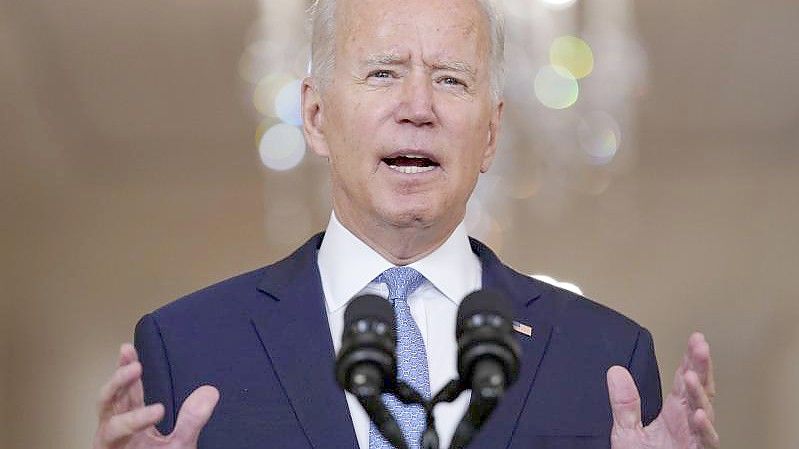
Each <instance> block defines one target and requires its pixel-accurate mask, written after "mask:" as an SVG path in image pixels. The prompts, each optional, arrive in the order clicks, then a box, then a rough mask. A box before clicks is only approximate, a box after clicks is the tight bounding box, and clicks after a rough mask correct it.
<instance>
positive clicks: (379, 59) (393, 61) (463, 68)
mask: <svg viewBox="0 0 799 449" xmlns="http://www.w3.org/2000/svg"><path fill="white" fill-rule="evenodd" d="M406 61H407V58H404V57H402V56H400V55H399V54H397V53H378V54H373V55H370V56H369V57H367V58H366V59H365V60H364V62H363V63H364V65H367V66H376V65H398V64H403V63H405V62H406ZM433 68H434V69H436V70H452V71H455V72H460V73H466V74H468V75H471V76H472V77H474V76H477V70H475V69H474V68H473V67H472V66H471V65H470V64H469V63H467V62H464V61H458V60H443V61H437V62H435V63H434V64H433Z"/></svg>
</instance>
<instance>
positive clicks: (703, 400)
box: [685, 371, 715, 422]
mask: <svg viewBox="0 0 799 449" xmlns="http://www.w3.org/2000/svg"><path fill="white" fill-rule="evenodd" d="M685 384H686V390H687V391H688V405H689V406H690V407H691V411H692V412H694V411H696V410H699V409H702V410H704V411H705V413H706V414H707V417H708V419H710V422H715V417H714V413H715V412H714V411H713V405H712V404H711V403H710V398H709V397H708V396H707V394H706V393H705V387H703V386H702V384H701V383H700V380H699V376H698V375H697V374H696V373H695V372H693V371H688V372H687V373H686V374H685Z"/></svg>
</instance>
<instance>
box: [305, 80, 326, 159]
mask: <svg viewBox="0 0 799 449" xmlns="http://www.w3.org/2000/svg"><path fill="white" fill-rule="evenodd" d="M323 125H324V109H323V108H322V96H321V95H320V93H319V87H318V86H317V85H316V80H314V79H313V78H312V77H310V76H308V77H306V78H305V79H304V80H302V133H303V134H304V135H305V143H306V144H307V145H308V147H310V148H311V150H313V152H314V153H316V154H318V155H320V156H323V157H328V156H329V154H330V152H329V151H328V148H327V140H326V139H325V134H324V132H323Z"/></svg>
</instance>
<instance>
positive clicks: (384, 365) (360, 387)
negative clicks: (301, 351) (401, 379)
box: [335, 295, 397, 397]
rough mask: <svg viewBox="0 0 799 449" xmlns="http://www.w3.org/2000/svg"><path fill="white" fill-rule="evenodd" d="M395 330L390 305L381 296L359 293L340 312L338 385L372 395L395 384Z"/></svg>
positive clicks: (356, 393)
mask: <svg viewBox="0 0 799 449" xmlns="http://www.w3.org/2000/svg"><path fill="white" fill-rule="evenodd" d="M396 343H397V331H396V328H395V318H394V308H393V307H392V306H391V303H389V302H388V300H386V299H385V298H381V297H380V296H376V295H364V296H359V297H357V298H355V299H353V300H352V301H350V303H349V305H348V306H347V309H346V310H345V311H344V332H343V334H342V336H341V348H340V349H339V353H338V357H337V360H336V366H335V371H336V379H337V380H338V382H339V385H341V386H342V388H344V389H345V390H347V391H349V392H351V393H353V394H355V395H356V396H359V397H361V396H375V395H378V394H380V393H381V392H383V391H384V390H385V389H387V388H391V387H392V386H393V385H394V383H396V377H397V360H396V355H395V351H396V349H395V348H396Z"/></svg>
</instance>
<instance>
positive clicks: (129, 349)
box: [119, 343, 139, 366]
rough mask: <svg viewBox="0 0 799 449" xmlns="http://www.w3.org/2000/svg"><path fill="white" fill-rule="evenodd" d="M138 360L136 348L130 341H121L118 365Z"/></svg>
mask: <svg viewBox="0 0 799 449" xmlns="http://www.w3.org/2000/svg"><path fill="white" fill-rule="evenodd" d="M138 361H139V355H138V354H137V353H136V348H135V347H134V346H133V345H132V344H130V343H123V344H122V346H120V348H119V366H124V365H127V364H129V363H133V362H138Z"/></svg>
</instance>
